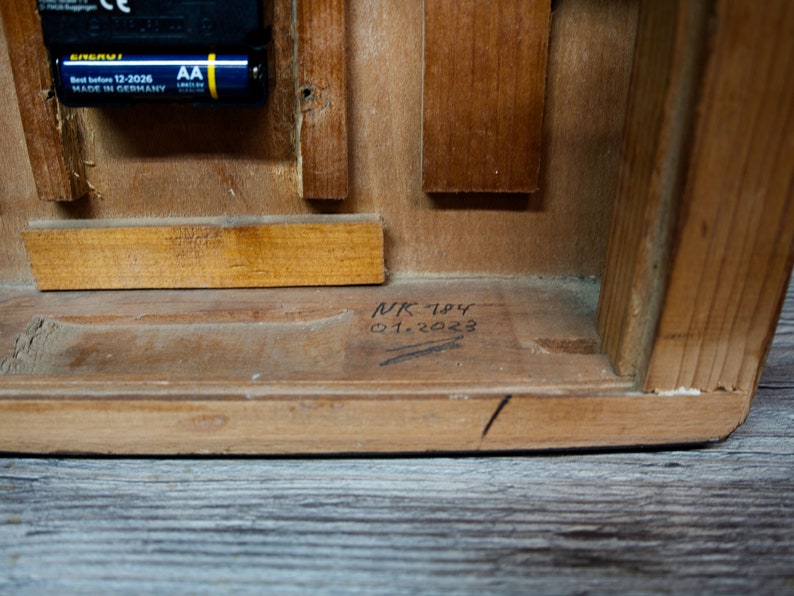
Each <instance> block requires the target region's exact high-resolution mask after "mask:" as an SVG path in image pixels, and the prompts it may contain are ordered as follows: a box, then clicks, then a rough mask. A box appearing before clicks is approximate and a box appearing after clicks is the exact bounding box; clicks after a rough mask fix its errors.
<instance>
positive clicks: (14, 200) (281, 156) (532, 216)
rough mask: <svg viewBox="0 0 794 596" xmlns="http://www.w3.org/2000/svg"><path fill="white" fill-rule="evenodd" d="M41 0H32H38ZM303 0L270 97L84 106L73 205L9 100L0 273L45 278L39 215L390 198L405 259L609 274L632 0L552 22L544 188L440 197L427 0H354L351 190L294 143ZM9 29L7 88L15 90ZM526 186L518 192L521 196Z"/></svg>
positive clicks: (447, 268)
mask: <svg viewBox="0 0 794 596" xmlns="http://www.w3.org/2000/svg"><path fill="white" fill-rule="evenodd" d="M28 1H32V0H28ZM292 8H293V7H292V0H274V3H273V42H274V47H273V55H274V63H275V68H274V72H275V75H274V76H275V78H274V80H273V81H271V83H272V85H271V91H272V96H271V98H270V100H269V102H268V104H267V106H266V107H264V108H262V109H254V110H250V109H236V108H229V109H223V110H221V109H208V108H207V109H204V108H186V107H173V106H137V107H133V108H131V109H124V108H122V109H105V110H82V111H81V112H80V113H81V114H82V116H83V119H84V123H85V135H86V147H85V148H86V151H85V155H84V159H85V162H86V176H87V177H88V181H89V182H90V183H91V184H92V185H93V187H94V188H95V189H96V194H94V195H92V196H91V197H90V198H89V199H88V200H87V201H80V202H78V203H77V204H73V205H69V206H56V205H47V204H43V203H42V202H41V201H39V200H38V198H37V193H36V188H35V184H34V179H33V176H32V173H31V170H30V166H29V165H28V163H27V162H28V160H27V151H26V149H25V145H24V142H21V139H22V138H23V133H22V129H21V126H20V120H19V113H18V112H17V110H16V109H14V108H13V107H11V108H10V109H7V110H2V111H0V124H1V125H2V129H3V130H4V131H6V133H5V134H3V135H2V136H0V160H2V161H1V162H0V163H2V165H3V167H2V168H0V182H2V187H0V188H1V190H0V226H2V232H3V239H2V242H0V283H31V282H32V277H31V273H30V270H29V267H28V262H27V256H26V254H25V251H24V247H23V245H22V237H21V231H22V229H24V227H25V226H26V225H27V223H28V221H31V220H51V219H75V218H93V219H127V218H139V217H146V218H166V217H216V216H228V217H234V216H246V215H292V214H301V213H311V212H317V211H322V212H345V213H377V214H380V215H382V216H383V219H384V224H385V227H386V241H387V246H388V250H387V266H388V268H389V269H390V270H391V271H394V272H398V273H411V272H438V273H450V272H452V273H481V272H491V273H494V274H572V275H585V276H587V275H600V274H601V271H602V268H603V264H604V253H605V247H606V241H607V235H608V229H609V222H610V216H611V208H612V201H613V197H614V189H615V185H616V183H617V168H618V157H619V150H620V143H621V136H622V129H623V120H624V112H625V104H626V97H627V89H628V82H629V78H630V71H631V63H632V52H633V49H634V39H635V32H636V18H637V5H636V2H635V1H634V0H629V1H626V0H566V1H565V2H560V3H559V4H558V6H557V8H556V10H555V12H554V15H553V17H552V24H551V34H550V37H549V58H548V78H547V87H546V104H545V114H544V125H543V133H542V134H543V146H542V166H541V172H540V190H539V191H538V192H537V193H535V194H534V195H532V198H531V199H527V198H526V197H523V198H522V197H518V198H516V197H512V196H510V197H508V198H502V197H499V196H496V195H484V196H480V197H477V198H475V199H464V200H463V201H461V200H460V197H457V198H454V200H453V198H450V197H446V196H441V197H430V196H428V195H427V194H426V193H423V192H422V189H421V163H422V162H421V148H422V143H421V128H422V21H423V10H422V3H421V2H405V1H404V0H351V2H349V4H348V6H347V13H346V15H345V16H346V27H347V31H348V40H347V50H348V51H347V61H348V65H347V66H348V69H347V99H348V105H349V106H350V107H349V110H348V112H349V113H348V116H349V119H348V132H349V135H350V137H349V147H350V168H349V175H350V180H349V188H350V191H349V195H348V198H347V199H346V200H345V201H341V202H339V201H323V202H322V203H321V204H319V205H318V204H317V202H310V201H304V200H303V199H302V198H301V197H300V196H299V194H298V184H297V180H298V170H297V157H296V145H295V131H296V115H297V106H298V100H297V98H296V96H295V94H296V89H297V85H296V79H295V76H296V75H295V71H294V63H293V58H294V45H295V44H294V38H293V33H292V32H293V27H294V23H293V19H292ZM11 80H12V79H11V68H10V62H9V58H8V53H7V47H6V40H5V39H2V40H0V101H2V104H3V105H5V106H15V105H16V104H17V99H18V98H17V97H16V95H15V90H14V88H13V85H12V84H11ZM516 199H518V200H516Z"/></svg>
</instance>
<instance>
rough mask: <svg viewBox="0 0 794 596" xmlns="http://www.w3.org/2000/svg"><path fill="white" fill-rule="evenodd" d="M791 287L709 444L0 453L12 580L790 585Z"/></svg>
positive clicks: (463, 589)
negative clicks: (461, 450) (205, 454)
mask: <svg viewBox="0 0 794 596" xmlns="http://www.w3.org/2000/svg"><path fill="white" fill-rule="evenodd" d="M792 400H794V288H792V289H790V290H789V296H788V301H787V303H786V305H785V309H784V312H783V317H782V319H781V322H780V325H779V327H778V331H777V335H776V336H775V341H774V343H773V346H772V350H771V352H770V354H769V358H768V360H767V363H766V369H765V372H764V375H763V376H762V379H761V387H760V390H759V393H758V396H757V398H756V403H755V405H754V406H753V409H752V411H751V412H750V416H749V418H748V420H747V422H746V423H745V425H744V426H743V427H741V428H740V429H739V430H738V431H736V433H735V434H734V435H733V436H731V437H730V438H729V439H728V440H727V441H726V442H724V443H722V444H719V445H715V446H713V447H709V448H705V449H671V450H665V451H639V452H633V453H627V452H613V453H598V452H596V453H587V454H549V455H546V456H531V457H523V456H516V455H513V456H509V457H507V456H502V457H456V458H443V457H439V458H433V459H426V458H410V457H402V458H397V459H372V458H356V459H324V458H320V459H303V460H295V459H201V458H190V459H184V458H183V459H171V460H162V459H160V460H155V459H126V458H125V459H86V458H71V459H69V458H59V459H54V458H19V457H13V456H9V455H7V456H6V457H4V458H2V459H0V520H2V523H0V552H1V553H2V556H0V591H3V592H8V593H15V594H40V593H46V592H55V591H58V592H60V593H98V592H101V593H109V592H113V593H119V592H129V593H143V592H160V593H162V592H168V593H197V592H204V591H218V590H220V591H223V592H251V593H253V592H259V591H261V590H262V589H263V587H267V589H268V590H271V591H273V592H278V593H317V594H330V593H335V594H338V593H354V592H355V593H367V594H381V593H395V592H399V593H416V594H422V593H427V594H439V593H448V592H455V593H458V594H483V593H489V594H491V593H503V594H516V593H526V592H535V593H538V592H545V593H582V592H588V591H590V592H599V593H601V592H610V593H619V592H657V593H658V592H661V593H671V592H672V593H704V592H705V593H789V592H791V588H792V581H794V576H792V565H791V562H792V560H794V416H792V403H793V402H792Z"/></svg>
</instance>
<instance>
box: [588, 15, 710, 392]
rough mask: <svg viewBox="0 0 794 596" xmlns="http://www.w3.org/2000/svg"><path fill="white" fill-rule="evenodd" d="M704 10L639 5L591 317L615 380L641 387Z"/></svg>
mask: <svg viewBox="0 0 794 596" xmlns="http://www.w3.org/2000/svg"><path fill="white" fill-rule="evenodd" d="M708 10H709V3H708V2H701V1H682V2H656V1H653V0H648V1H645V2H641V3H640V18H639V25H638V33H637V46H636V49H635V52H634V67H633V73H632V84H631V95H630V100H629V105H628V111H627V114H628V115H627V122H626V130H625V132H624V138H623V149H622V150H621V168H620V179H619V182H618V188H617V194H616V197H615V207H614V211H613V217H612V227H611V230H610V240H609V245H608V248H607V257H606V259H607V263H606V267H605V269H604V281H603V284H602V292H601V298H600V303H599V311H598V329H599V333H600V334H601V338H602V346H603V348H604V350H606V352H607V353H608V354H609V356H610V359H611V361H612V364H613V366H614V367H615V369H616V370H617V371H618V373H619V374H623V375H637V377H638V378H639V379H642V378H644V374H645V368H646V367H647V363H648V359H649V357H650V349H651V346H652V342H653V333H654V332H655V330H656V325H657V323H658V319H659V312H660V307H661V298H662V295H663V292H664V287H665V282H666V279H667V270H668V261H669V253H670V247H671V243H672V236H673V231H674V227H675V214H676V208H677V204H678V201H679V198H680V195H681V192H682V187H683V179H684V175H685V173H686V172H685V166H686V163H687V156H688V154H689V144H690V142H691V136H692V130H691V129H692V121H693V117H694V111H695V107H696V101H697V98H698V92H699V89H700V83H701V75H702V62H703V59H704V54H705V48H706V44H707V43H708V40H709V35H708V22H709V13H708Z"/></svg>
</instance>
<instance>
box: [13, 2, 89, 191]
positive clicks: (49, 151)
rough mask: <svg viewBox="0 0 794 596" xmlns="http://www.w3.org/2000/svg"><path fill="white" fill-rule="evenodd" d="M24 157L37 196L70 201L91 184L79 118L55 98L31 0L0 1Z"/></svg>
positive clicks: (80, 119) (78, 115) (39, 25)
mask: <svg viewBox="0 0 794 596" xmlns="http://www.w3.org/2000/svg"><path fill="white" fill-rule="evenodd" d="M0 12H2V18H3V28H4V29H5V36H6V40H7V43H8V53H9V57H10V59H11V68H12V70H13V73H14V85H15V87H16V91H17V97H18V98H19V111H20V115H21V117H22V125H23V128H24V131H25V141H26V143H27V149H28V157H29V159H30V165H31V168H32V169H33V177H34V179H35V181H36V191H37V192H38V195H39V198H40V199H43V200H45V201H73V200H75V199H79V198H81V197H83V196H84V195H85V194H86V193H88V191H89V189H90V187H89V184H88V181H87V180H86V176H85V164H84V163H83V149H82V142H83V133H82V129H83V126H82V118H81V116H80V113H79V112H78V111H76V110H73V109H70V108H67V107H65V106H63V105H61V104H60V102H59V101H58V100H57V99H56V97H55V89H54V87H53V81H52V74H51V72H50V66H49V63H48V61H47V52H46V50H45V48H44V45H43V41H42V36H41V24H40V22H39V17H38V15H37V14H36V2H35V0H23V1H20V2H3V3H2V4H0Z"/></svg>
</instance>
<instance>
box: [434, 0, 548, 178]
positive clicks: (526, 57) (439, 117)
mask: <svg viewBox="0 0 794 596" xmlns="http://www.w3.org/2000/svg"><path fill="white" fill-rule="evenodd" d="M550 4H551V3H550V2H549V0H498V1H497V2H490V3H484V2H477V1H476V0H465V1H451V0H426V1H425V3H424V18H425V23H424V87H423V89H424V91H423V108H422V110H423V111H422V189H423V190H424V191H425V192H513V193H527V192H534V191H536V190H537V189H538V173H539V170H540V156H541V131H542V123H543V104H544V95H545V88H546V56H547V51H548V39H549V19H550V11H551V9H550Z"/></svg>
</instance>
